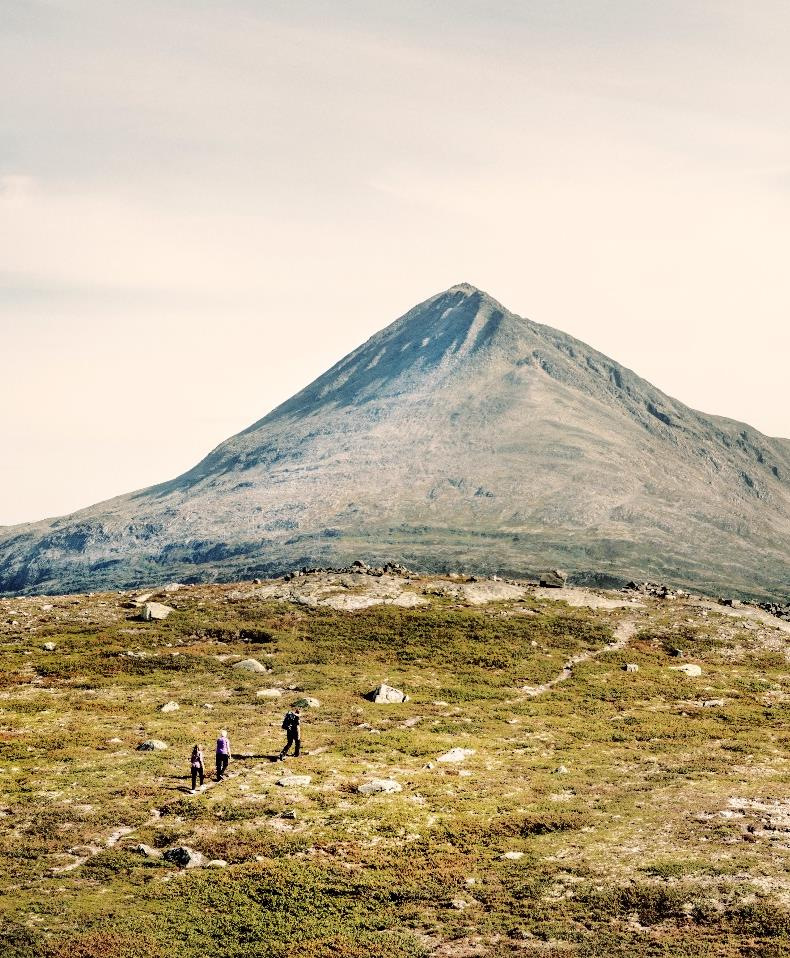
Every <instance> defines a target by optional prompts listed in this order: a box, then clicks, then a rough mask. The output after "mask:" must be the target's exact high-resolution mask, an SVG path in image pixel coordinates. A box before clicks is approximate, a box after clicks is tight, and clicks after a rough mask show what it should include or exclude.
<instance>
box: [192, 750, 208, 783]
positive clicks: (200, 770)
mask: <svg viewBox="0 0 790 958" xmlns="http://www.w3.org/2000/svg"><path fill="white" fill-rule="evenodd" d="M189 765H190V768H191V771H192V791H193V792H194V791H195V789H196V788H197V780H198V776H200V787H201V788H202V787H203V778H204V776H205V774H206V770H205V767H204V765H203V749H202V748H201V747H200V746H199V745H196V746H195V747H194V748H193V749H192V758H191V759H190V761H189Z"/></svg>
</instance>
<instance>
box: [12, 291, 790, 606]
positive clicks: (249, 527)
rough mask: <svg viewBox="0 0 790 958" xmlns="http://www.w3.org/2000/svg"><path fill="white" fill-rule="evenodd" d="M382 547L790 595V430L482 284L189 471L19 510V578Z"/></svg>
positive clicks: (319, 560)
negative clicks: (640, 365)
mask: <svg viewBox="0 0 790 958" xmlns="http://www.w3.org/2000/svg"><path fill="white" fill-rule="evenodd" d="M357 556H363V557H365V558H367V559H368V560H372V561H375V562H382V561H384V560H387V559H393V560H399V561H405V562H406V563H407V564H409V565H411V566H414V567H417V568H423V569H442V568H451V569H452V568H464V567H474V568H477V569H481V570H483V571H488V572H494V571H501V572H505V573H512V574H520V575H530V574H532V573H534V572H536V571H538V570H539V569H540V568H542V567H544V566H547V565H561V566H564V567H566V568H567V569H569V571H570V572H571V573H572V574H573V576H574V577H575V578H576V580H577V581H582V582H583V581H585V580H587V581H595V580H596V577H597V581H606V579H607V578H610V579H612V580H616V579H618V578H623V579H626V578H646V577H652V578H660V579H662V580H665V581H672V582H674V583H676V584H680V585H687V586H692V587H699V588H704V589H707V590H709V591H716V590H718V591H722V590H726V591H734V592H740V593H743V594H746V595H755V596H767V595H771V596H774V597H778V598H787V597H788V595H790V442H788V441H786V440H779V439H771V438H768V437H766V436H763V435H761V434H760V433H759V432H758V431H757V430H755V429H752V428H751V427H749V426H747V425H744V424H742V423H738V422H733V421H731V420H726V419H722V418H719V417H715V416H709V415H703V414H702V413H699V412H695V411H694V410H692V409H689V408H688V407H686V406H684V405H683V404H682V403H680V402H677V401H676V400H674V399H672V398H670V397H669V396H667V395H665V394H664V393H662V392H660V391H659V390H658V389H656V388H655V387H653V386H651V385H650V384H649V383H648V382H645V381H644V380H642V379H640V378H639V377H638V376H636V375H635V374H634V373H632V372H631V371H629V370H627V369H625V368H624V367H622V366H620V365H619V364H618V363H616V362H614V361H613V360H611V359H608V358H607V357H606V356H603V355H602V354H600V353H598V352H596V351H595V350H593V349H591V348H590V347H588V346H586V345H585V344H583V343H581V342H579V341H578V340H576V339H573V338H572V337H570V336H567V335H565V334H564V333H561V332H558V331H557V330H554V329H551V328H549V327H546V326H541V325H539V324H538V323H534V322H532V321H530V320H527V319H523V318H521V317H518V316H516V315H514V314H513V313H510V312H509V311H508V310H507V309H505V308H504V307H503V306H501V305H500V304H499V303H497V302H496V301H495V300H493V299H492V298H491V297H489V296H488V295H486V294H485V293H483V292H481V291H480V290H478V289H475V288H474V287H472V286H468V285H466V284H462V285H459V286H454V287H452V288H451V289H449V290H447V291H446V292H444V293H441V294H439V295H437V296H434V297H432V298H431V299H429V300H427V301H426V302H424V303H422V304H420V305H419V306H417V307H415V308H414V309H413V310H411V311H410V312H408V313H407V314H406V315H405V316H403V317H401V318H400V319H398V320H397V321H396V322H394V323H393V324H392V325H390V326H388V327H387V328H386V329H384V330H382V332H380V333H378V334H376V335H375V336H373V337H372V338H371V339H370V340H368V342H366V343H365V344H363V345H362V346H360V347H359V348H358V349H357V350H355V351H354V352H352V353H350V354H349V355H348V356H346V357H345V358H344V359H343V360H341V361H340V362H339V363H338V364H337V365H336V366H334V367H333V368H332V369H330V370H329V371H328V372H327V373H325V374H324V375H323V376H321V377H320V378H319V379H317V380H316V381H315V382H313V383H311V384H310V385H309V386H307V387H306V388H305V389H304V390H302V391H301V392H299V393H297V394H296V395H295V396H293V397H292V398H291V399H289V400H288V401H287V402H285V403H283V405H281V406H279V407H278V408H277V409H275V410H274V411H273V412H271V413H270V414H269V415H267V416H266V417H265V418H263V419H261V420H260V421H259V422H256V423H255V424H254V425H252V426H250V427H249V428H248V429H246V430H245V431H244V432H242V433H240V434H239V435H237V436H234V437H232V438H231V439H229V440H227V441H226V442H224V443H223V444H222V445H220V446H218V447H217V448H216V449H215V450H214V451H213V452H212V453H210V455H208V456H207V457H206V458H205V459H204V460H203V461H202V462H200V463H199V464H198V465H197V466H195V468H194V469H192V470H190V471H189V472H187V473H185V474H184V475H183V476H180V477H178V478H177V479H174V480H172V481H170V482H166V483H164V484H162V485H159V486H154V487H152V488H150V489H145V490H142V491H140V492H136V493H133V494H130V495H126V496H121V497H119V498H117V499H114V500H111V501H109V502H106V503H102V504H100V505H98V506H94V507H92V508H89V509H86V510H83V511H81V512H78V513H75V514H74V515H71V516H68V517H66V518H63V519H57V520H55V521H47V522H42V523H36V524H32V525H26V526H19V527H13V528H10V529H5V530H3V531H2V532H0V591H1V592H5V593H7V594H8V593H15V592H46V591H49V592H53V591H66V590H88V589H98V588H104V587H121V586H133V585H136V584H141V583H150V582H157V581H159V582H161V581H165V580H167V579H173V578H180V579H182V580H185V581H197V580H201V579H212V578H214V579H229V578H233V577H238V576H240V575H255V574H258V575H265V574H267V573H275V572H279V571H282V570H285V569H288V568H292V567H295V566H300V565H324V564H332V565H337V564H343V563H347V562H348V561H349V560H350V559H352V558H354V557H357Z"/></svg>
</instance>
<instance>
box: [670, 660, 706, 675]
mask: <svg viewBox="0 0 790 958" xmlns="http://www.w3.org/2000/svg"><path fill="white" fill-rule="evenodd" d="M670 669H671V670H672V671H673V672H682V673H683V674H684V675H687V676H688V677H689V678H691V679H696V678H699V677H700V675H702V669H701V668H700V667H699V666H698V665H694V664H693V663H691V662H687V663H686V664H685V665H670Z"/></svg>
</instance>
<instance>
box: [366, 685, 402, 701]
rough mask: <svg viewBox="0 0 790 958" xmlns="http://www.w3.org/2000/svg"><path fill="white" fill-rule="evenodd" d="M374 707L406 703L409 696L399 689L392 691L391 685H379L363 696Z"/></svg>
mask: <svg viewBox="0 0 790 958" xmlns="http://www.w3.org/2000/svg"><path fill="white" fill-rule="evenodd" d="M365 698H366V699H368V700H369V701H371V702H374V703H375V704H376V705H396V704H398V703H400V702H408V701H409V696H408V695H407V694H406V693H405V692H401V690H400V689H394V688H393V687H392V686H391V685H383V684H382V685H379V686H377V687H376V688H375V689H372V690H371V691H370V692H368V694H367V695H366V696H365Z"/></svg>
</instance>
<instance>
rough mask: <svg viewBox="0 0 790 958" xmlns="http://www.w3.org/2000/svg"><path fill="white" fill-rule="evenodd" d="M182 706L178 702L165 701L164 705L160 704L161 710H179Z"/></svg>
mask: <svg viewBox="0 0 790 958" xmlns="http://www.w3.org/2000/svg"><path fill="white" fill-rule="evenodd" d="M180 708H181V706H180V705H179V704H178V702H165V704H164V705H160V706H159V711H160V712H177V711H178V710H179V709H180Z"/></svg>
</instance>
